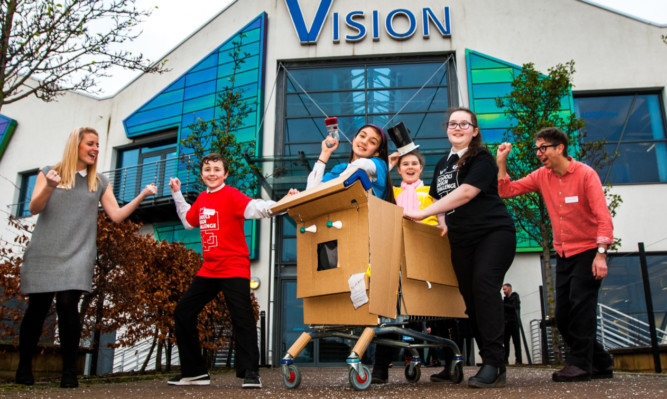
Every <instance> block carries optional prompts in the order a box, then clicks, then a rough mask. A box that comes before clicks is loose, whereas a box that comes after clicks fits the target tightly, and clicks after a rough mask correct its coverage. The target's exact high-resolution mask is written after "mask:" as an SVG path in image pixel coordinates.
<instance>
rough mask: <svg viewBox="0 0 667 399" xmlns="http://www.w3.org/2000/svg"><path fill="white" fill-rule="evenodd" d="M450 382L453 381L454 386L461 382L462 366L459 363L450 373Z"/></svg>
mask: <svg viewBox="0 0 667 399" xmlns="http://www.w3.org/2000/svg"><path fill="white" fill-rule="evenodd" d="M452 381H454V383H455V384H460V383H461V381H463V366H462V365H461V363H456V366H454V372H452Z"/></svg>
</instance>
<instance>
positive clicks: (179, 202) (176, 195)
mask: <svg viewBox="0 0 667 399" xmlns="http://www.w3.org/2000/svg"><path fill="white" fill-rule="evenodd" d="M169 187H171V197H172V198H173V199H174V205H176V213H177V214H178V218H179V219H181V223H183V227H184V228H185V229H186V230H192V229H193V228H194V227H193V226H192V225H190V223H188V220H187V218H186V217H185V215H187V213H188V211H189V210H190V204H188V203H187V202H185V198H183V194H182V193H181V181H180V180H179V179H178V177H172V178H170V179H169Z"/></svg>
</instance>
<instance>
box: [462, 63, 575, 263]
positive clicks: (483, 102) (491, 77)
mask: <svg viewBox="0 0 667 399" xmlns="http://www.w3.org/2000/svg"><path fill="white" fill-rule="evenodd" d="M466 64H467V66H468V71H467V74H468V94H469V96H470V108H471V109H472V110H473V111H475V113H476V114H477V120H478V122H479V127H480V129H481V130H482V134H483V137H484V141H485V142H486V143H490V144H495V143H499V142H500V141H502V138H503V134H504V132H505V131H506V130H507V129H508V128H509V127H510V126H511V125H513V124H514V123H515V121H514V120H512V118H509V117H507V116H506V115H505V114H504V113H503V112H502V110H500V109H498V107H497V106H496V104H495V102H496V101H495V99H496V98H497V97H503V96H506V95H508V94H509V93H510V92H511V91H512V86H511V82H512V80H513V79H514V77H515V76H516V75H518V74H519V73H521V67H520V66H517V65H514V64H511V63H508V62H505V61H502V60H499V59H496V58H493V57H491V56H488V55H485V54H482V53H478V52H476V51H472V50H466ZM561 107H562V110H561V111H560V112H559V115H560V116H561V117H565V116H567V115H569V114H571V113H572V112H574V104H573V100H572V94H571V93H570V95H568V96H566V97H564V98H563V99H562V100H561ZM539 250H541V249H540V248H539V246H538V244H537V243H536V242H534V241H532V240H530V239H529V237H528V235H527V234H526V233H525V232H524V231H522V230H521V229H519V228H517V251H519V252H527V251H539Z"/></svg>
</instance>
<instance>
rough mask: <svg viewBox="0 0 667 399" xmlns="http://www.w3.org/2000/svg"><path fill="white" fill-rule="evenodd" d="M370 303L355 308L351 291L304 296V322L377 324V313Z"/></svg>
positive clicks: (318, 323)
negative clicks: (369, 310)
mask: <svg viewBox="0 0 667 399" xmlns="http://www.w3.org/2000/svg"><path fill="white" fill-rule="evenodd" d="M368 306H369V305H368V304H365V305H363V306H360V307H359V308H358V309H354V306H352V301H351V300H350V294H349V293H343V294H333V295H322V296H318V297H312V298H303V322H304V323H305V324H315V325H353V326H376V325H377V324H378V317H377V315H373V314H370V313H369V312H368Z"/></svg>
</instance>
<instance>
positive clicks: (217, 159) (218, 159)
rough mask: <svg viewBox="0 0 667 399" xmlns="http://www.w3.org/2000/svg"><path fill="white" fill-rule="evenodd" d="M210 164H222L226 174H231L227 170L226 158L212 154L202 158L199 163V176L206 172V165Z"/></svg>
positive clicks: (215, 153)
mask: <svg viewBox="0 0 667 399" xmlns="http://www.w3.org/2000/svg"><path fill="white" fill-rule="evenodd" d="M209 162H222V167H223V168H224V169H225V172H227V173H229V169H228V168H227V160H226V159H225V157H223V156H222V155H220V154H218V153H217V152H212V153H210V154H207V155H206V156H204V158H202V159H201V161H200V162H199V174H201V173H202V171H203V170H204V165H206V164H207V163H209Z"/></svg>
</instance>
